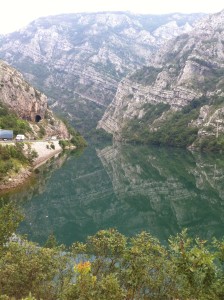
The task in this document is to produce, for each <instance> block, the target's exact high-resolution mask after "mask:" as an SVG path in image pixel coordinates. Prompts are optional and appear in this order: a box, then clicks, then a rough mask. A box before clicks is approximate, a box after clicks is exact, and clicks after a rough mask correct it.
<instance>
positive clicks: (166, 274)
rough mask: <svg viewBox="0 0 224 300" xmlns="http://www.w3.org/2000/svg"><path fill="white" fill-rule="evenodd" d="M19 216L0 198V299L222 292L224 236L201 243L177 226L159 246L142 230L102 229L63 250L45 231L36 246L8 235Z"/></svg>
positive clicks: (212, 295) (196, 296)
mask: <svg viewBox="0 0 224 300" xmlns="http://www.w3.org/2000/svg"><path fill="white" fill-rule="evenodd" d="M20 220H21V215H20V213H19V211H18V208H17V207H15V206H14V205H12V204H11V203H7V204H3V203H1V205H0V299H4V300H5V299H8V300H9V299H12V297H13V299H24V297H28V298H27V299H45V300H48V299H49V300H51V299H52V300H53V299H66V300H69V299H71V300H73V299H80V300H81V299H91V300H99V299H100V300H104V299H105V300H106V299H107V300H110V299H111V300H112V299H114V300H115V299H116V300H119V299H122V300H125V299H138V300H141V299H142V300H143V299H144V300H146V299H150V300H153V299H155V300H158V299H164V300H166V299H167V300H169V299H184V300H187V299H199V300H200V299H201V300H202V299H203V300H204V299H213V300H216V299H217V300H218V299H223V297H224V268H223V267H224V250H223V249H224V240H223V241H217V240H214V241H213V242H212V243H211V244H208V243H207V241H204V240H200V239H198V238H196V239H193V238H190V237H189V236H188V234H187V231H186V230H184V231H183V232H181V233H180V234H178V235H177V236H176V237H171V238H170V239H169V242H168V246H163V245H162V244H161V243H160V242H159V241H158V240H157V239H156V238H154V237H152V236H151V235H150V234H149V233H147V232H141V233H139V234H137V235H135V236H133V237H131V238H127V237H125V236H124V235H122V234H120V233H119V232H118V231H117V230H114V229H109V230H101V231H99V232H98V233H96V234H95V235H94V236H91V237H89V238H88V239H87V241H86V243H80V242H76V243H74V244H73V245H72V247H71V248H69V249H65V248H64V247H63V246H58V245H57V242H56V240H55V238H54V237H53V236H50V237H49V240H48V241H47V243H46V245H45V247H39V246H38V245H37V244H34V243H31V242H29V241H27V240H25V239H21V238H19V242H18V240H17V241H12V240H11V241H9V239H10V237H11V235H12V233H13V232H15V230H16V228H17V226H18V224H19V222H20ZM62 253H63V255H62ZM28 295H30V296H28ZM31 295H32V296H31ZM32 297H33V298H32Z"/></svg>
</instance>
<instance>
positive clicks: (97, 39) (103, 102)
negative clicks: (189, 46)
mask: <svg viewBox="0 0 224 300" xmlns="http://www.w3.org/2000/svg"><path fill="white" fill-rule="evenodd" d="M201 16H202V15H201V14H191V15H183V14H169V15H158V16H157V15H134V14H131V13H122V12H114V13H108V12H102V13H88V14H87V13H86V14H67V15H58V16H51V17H45V18H40V19H38V20H35V21H34V22H32V23H30V24H29V25H28V26H27V27H25V28H24V29H22V30H20V31H18V32H14V33H12V34H8V35H6V36H3V37H1V38H0V57H1V58H2V59H4V60H5V61H7V62H8V63H9V64H11V65H13V66H14V67H16V68H17V69H18V70H20V71H21V72H22V73H23V74H24V76H25V77H26V79H27V80H28V81H29V82H31V83H32V84H34V85H35V86H36V87H37V88H39V89H40V90H41V91H43V92H44V93H45V94H46V95H47V96H48V97H49V98H51V102H50V103H51V105H52V108H53V109H54V110H55V111H57V112H60V113H61V112H63V113H64V114H65V115H66V116H68V117H69V118H70V119H71V120H72V121H73V122H74V123H75V125H76V126H78V127H81V128H83V127H84V129H85V128H86V130H89V129H90V128H91V129H92V128H94V127H95V125H96V121H97V120H99V119H100V118H101V116H102V114H103V112H104V111H105V109H106V107H107V106H108V105H109V104H110V103H111V101H112V100H113V98H114V95H115V93H116V90H117V85H118V83H119V82H120V80H121V79H123V77H124V76H126V75H127V74H128V73H130V72H133V71H135V70H136V69H138V68H139V67H141V66H143V65H148V64H149V62H150V61H151V57H152V55H153V53H155V51H157V50H158V48H159V47H160V46H161V45H162V44H163V43H164V41H167V40H169V39H170V38H171V37H174V36H178V35H180V34H183V33H187V32H189V30H191V29H192V27H193V26H194V23H195V21H196V20H198V19H199V18H200V17H201Z"/></svg>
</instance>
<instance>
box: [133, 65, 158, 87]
mask: <svg viewBox="0 0 224 300" xmlns="http://www.w3.org/2000/svg"><path fill="white" fill-rule="evenodd" d="M161 70H162V69H161V68H154V67H152V66H150V67H146V66H144V67H142V68H141V69H139V70H137V71H135V72H134V73H133V74H132V75H131V76H130V79H131V80H134V81H136V82H138V83H141V84H144V85H150V84H152V83H154V81H155V80H156V77H157V76H158V74H159V73H160V72H161Z"/></svg>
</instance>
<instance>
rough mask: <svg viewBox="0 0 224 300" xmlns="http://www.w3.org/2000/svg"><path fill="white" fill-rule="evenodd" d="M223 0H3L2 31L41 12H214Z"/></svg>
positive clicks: (12, 27)
mask: <svg viewBox="0 0 224 300" xmlns="http://www.w3.org/2000/svg"><path fill="white" fill-rule="evenodd" d="M222 9H224V3H223V0H210V1H209V0H4V1H3V2H2V3H1V8H0V33H9V32H12V31H16V30H18V29H20V28H22V27H24V26H26V25H27V24H28V23H29V22H31V21H33V20H34V19H37V18H39V17H42V16H49V15H55V14H60V13H72V12H96V11H131V12H136V13H150V14H164V13H170V12H182V13H192V12H206V13H215V12H218V11H221V10H222Z"/></svg>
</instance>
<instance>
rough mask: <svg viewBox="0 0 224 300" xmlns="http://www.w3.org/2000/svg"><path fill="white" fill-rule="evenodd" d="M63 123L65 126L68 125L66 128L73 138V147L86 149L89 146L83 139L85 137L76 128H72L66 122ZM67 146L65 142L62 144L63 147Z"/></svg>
mask: <svg viewBox="0 0 224 300" xmlns="http://www.w3.org/2000/svg"><path fill="white" fill-rule="evenodd" d="M63 122H64V123H65V125H66V127H67V129H68V132H69V133H70V135H71V136H72V138H71V139H70V141H69V143H71V144H72V145H74V146H76V147H77V148H83V147H86V146H87V142H86V140H85V139H84V138H83V136H82V135H81V134H80V133H79V132H78V131H76V130H75V128H73V127H72V126H70V125H69V124H68V122H67V121H66V120H63ZM65 144H66V143H65V142H61V145H62V147H63V146H64V145H65Z"/></svg>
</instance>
